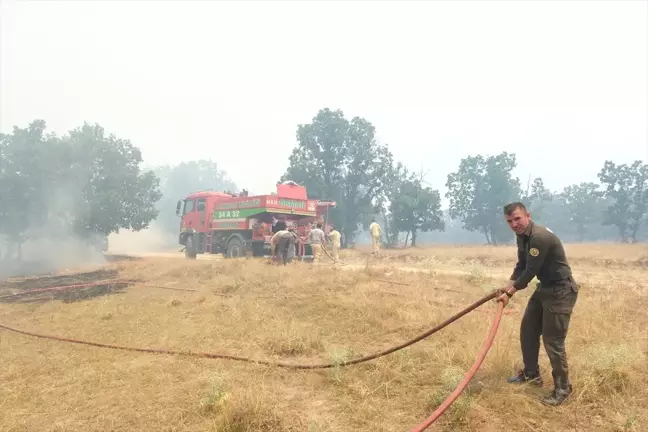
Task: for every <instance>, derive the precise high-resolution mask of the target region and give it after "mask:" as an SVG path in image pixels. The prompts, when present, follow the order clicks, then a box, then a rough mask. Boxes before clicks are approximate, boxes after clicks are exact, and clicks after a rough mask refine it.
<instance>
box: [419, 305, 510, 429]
mask: <svg viewBox="0 0 648 432" xmlns="http://www.w3.org/2000/svg"><path fill="white" fill-rule="evenodd" d="M496 301H497V312H496V313H495V319H494V320H493V324H492V325H491V328H490V330H489V331H488V335H487V336H486V340H484V343H483V344H482V347H481V349H480V350H479V353H478V354H477V358H476V359H475V362H474V363H473V365H472V367H471V368H470V370H469V371H468V373H467V374H466V375H465V376H464V378H463V379H462V380H461V382H460V383H459V385H458V386H457V388H455V390H454V391H453V392H452V393H450V395H449V396H448V397H447V398H446V400H444V401H443V403H442V404H441V405H439V407H438V408H437V409H436V410H435V411H434V412H433V413H432V414H430V416H429V417H428V418H426V419H425V420H424V421H423V422H422V423H421V424H419V425H418V426H416V427H415V428H414V429H412V430H411V432H420V431H424V430H426V429H427V428H429V427H430V426H431V425H432V424H433V423H434V422H435V421H437V420H438V419H439V417H441V415H442V414H443V413H444V412H445V411H446V410H447V409H448V408H450V405H452V403H453V402H454V401H455V400H456V399H457V398H458V397H459V395H460V394H461V392H463V391H464V390H465V388H466V387H467V386H468V383H469V382H470V380H471V379H472V378H473V377H474V376H475V373H477V370H478V369H479V367H480V366H481V364H482V362H483V361H484V359H485V358H486V354H488V350H489V349H490V347H491V346H492V345H493V341H494V340H495V335H496V334H497V329H498V328H499V324H500V321H501V320H502V314H503V312H504V307H505V306H506V305H505V304H504V303H503V302H502V300H501V299H497V300H496Z"/></svg>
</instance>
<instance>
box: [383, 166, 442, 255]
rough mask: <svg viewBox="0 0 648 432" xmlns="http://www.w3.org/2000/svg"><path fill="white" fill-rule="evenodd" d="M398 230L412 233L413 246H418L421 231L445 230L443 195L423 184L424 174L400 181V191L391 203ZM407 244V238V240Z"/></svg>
mask: <svg viewBox="0 0 648 432" xmlns="http://www.w3.org/2000/svg"><path fill="white" fill-rule="evenodd" d="M390 209H391V213H392V214H393V220H394V228H395V230H396V232H406V233H407V236H409V235H410V234H411V236H412V237H411V246H416V239H417V235H418V233H419V232H421V231H423V232H428V231H443V230H444V229H445V224H444V221H443V212H442V210H441V195H440V194H439V191H438V190H436V189H432V188H430V187H424V186H423V176H422V175H421V176H415V175H412V176H411V177H410V178H409V179H407V180H405V181H402V182H400V183H399V190H398V193H396V194H395V196H394V199H393V200H392V201H391V204H390ZM405 243H406V245H407V240H406V241H405Z"/></svg>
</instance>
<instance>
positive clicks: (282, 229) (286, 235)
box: [270, 221, 299, 265]
mask: <svg viewBox="0 0 648 432" xmlns="http://www.w3.org/2000/svg"><path fill="white" fill-rule="evenodd" d="M276 228H277V231H276V232H275V234H274V235H273V236H272V238H271V239H270V247H271V248H272V249H273V254H272V255H273V256H274V259H275V260H277V261H281V262H282V263H283V265H286V264H287V263H288V262H290V261H292V256H290V250H291V246H292V247H294V245H295V243H296V242H297V240H299V237H297V234H295V232H294V231H293V230H292V229H290V230H288V229H287V224H286V222H284V221H279V222H277V224H276ZM293 250H294V249H293Z"/></svg>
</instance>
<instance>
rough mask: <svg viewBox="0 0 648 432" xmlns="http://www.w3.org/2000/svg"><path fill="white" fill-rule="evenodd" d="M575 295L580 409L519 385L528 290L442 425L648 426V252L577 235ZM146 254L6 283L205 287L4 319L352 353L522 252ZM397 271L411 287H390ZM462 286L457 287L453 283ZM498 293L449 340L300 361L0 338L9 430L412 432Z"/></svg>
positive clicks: (166, 344)
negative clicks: (258, 256) (296, 258)
mask: <svg viewBox="0 0 648 432" xmlns="http://www.w3.org/2000/svg"><path fill="white" fill-rule="evenodd" d="M567 249H568V254H569V258H570V261H571V264H572V267H573V270H574V274H575V277H576V278H577V279H578V281H579V282H580V283H581V291H580V297H579V300H578V303H577V306H576V308H575V311H574V315H573V318H572V325H571V328H570V333H569V336H568V338H567V349H568V355H569V361H570V367H571V373H572V380H573V384H574V390H575V391H574V394H573V395H572V397H571V399H570V400H569V403H567V404H566V405H564V406H562V407H558V408H547V407H544V406H543V405H541V404H540V403H539V401H538V397H539V396H540V395H542V394H544V393H546V392H548V391H549V390H550V385H551V374H550V368H549V364H548V360H547V357H546V355H545V353H544V349H541V367H542V370H543V376H544V378H545V382H546V383H545V389H544V390H539V389H533V388H530V387H524V386H523V387H512V386H510V385H507V384H506V382H505V380H506V377H507V376H508V375H509V374H511V373H513V372H514V371H515V369H516V368H517V367H518V366H519V360H520V352H519V342H518V329H519V324H520V318H521V314H522V312H523V310H524V306H525V305H526V301H527V299H528V297H529V295H530V294H531V292H532V289H533V288H532V287H529V289H527V290H525V291H522V292H520V293H518V294H517V295H516V296H515V297H514V299H513V300H512V301H511V303H510V304H509V306H508V307H507V309H506V315H504V317H503V320H502V323H501V326H500V329H499V332H498V334H497V337H496V339H495V344H494V345H493V347H492V348H491V351H490V352H489V354H488V356H487V357H486V360H485V361H484V363H483V365H482V367H481V369H480V371H479V372H478V374H477V376H476V377H475V379H474V380H473V381H472V383H471V385H470V387H469V389H468V390H467V391H466V392H465V393H464V394H463V395H462V396H461V397H460V398H459V399H458V400H457V401H456V402H455V403H454V405H453V406H452V407H451V409H449V410H448V411H447V412H446V413H445V414H444V415H443V416H442V417H441V419H440V420H439V421H438V422H437V423H436V424H435V425H434V426H433V427H431V428H430V429H429V430H447V431H486V432H491V431H492V432H495V431H502V430H510V431H642V430H648V368H647V366H648V364H647V359H648V278H647V276H648V248H646V246H645V245H568V246H567ZM177 255H178V258H172V257H165V256H149V257H138V258H131V259H125V257H122V258H120V259H115V260H113V261H111V262H109V263H107V264H106V265H105V266H103V267H102V268H101V269H99V270H95V271H88V270H84V272H82V273H77V274H74V273H69V274H66V275H59V276H57V277H50V278H39V279H29V280H20V279H14V280H9V281H5V282H3V283H0V296H2V295H3V294H7V293H11V292H16V291H18V290H20V289H25V288H37V287H44V286H53V285H64V284H69V283H72V282H75V281H77V282H79V281H89V280H102V279H110V278H114V277H121V278H132V279H139V280H142V281H146V282H147V283H150V284H157V285H164V286H168V287H182V288H191V289H196V290H197V291H196V292H182V291H167V290H159V289H155V288H152V287H145V286H141V285H128V286H126V285H121V286H118V285H113V286H99V287H92V288H88V289H85V290H78V291H74V292H67V293H61V292H57V293H49V292H48V293H40V294H33V295H29V296H23V297H16V298H5V299H2V300H0V322H2V323H4V324H8V325H11V326H15V327H19V328H22V329H25V330H31V331H35V332H40V333H47V334H53V335H58V336H67V337H73V338H77V339H85V340H93V341H97V342H106V343H115V344H120V345H128V346H141V347H151V348H169V349H176V350H187V351H203V352H214V353H227V354H236V355H242V356H249V357H254V358H258V359H274V360H283V361H289V362H295V363H312V362H317V363H319V362H328V361H333V362H339V361H342V360H345V359H349V358H352V357H356V356H358V355H363V354H368V353H372V352H375V351H379V350H382V349H384V348H387V347H389V346H392V345H396V344H398V343H399V342H401V341H404V340H406V339H409V338H411V337H413V336H415V335H417V334H419V333H421V332H422V331H424V330H426V329H428V328H431V327H433V326H434V325H436V324H437V323H438V322H440V321H442V320H443V319H445V318H446V317H448V316H450V315H452V314H453V313H455V312H456V311H459V310H460V309H462V308H463V307H464V306H467V305H468V304H470V303H472V302H473V301H475V300H477V299H479V298H480V297H482V296H483V295H485V294H486V293H488V292H489V291H490V290H492V289H493V288H496V287H498V286H500V285H501V284H502V283H503V282H504V281H505V280H506V279H507V277H508V276H509V274H510V272H511V269H512V267H513V265H514V257H515V251H514V249H513V248H512V247H432V248H421V249H406V250H386V251H382V252H381V254H380V255H379V256H371V255H370V254H368V253H367V250H366V249H363V250H357V251H344V252H343V253H342V254H341V259H342V260H343V261H344V262H345V263H346V264H347V265H344V266H335V267H334V266H331V265H330V263H322V264H320V265H317V266H312V265H310V264H302V263H295V264H293V265H290V266H287V267H274V266H269V265H266V264H265V263H264V262H263V261H259V260H245V259H242V260H222V259H213V258H214V257H200V258H199V259H198V260H196V261H193V262H192V261H186V260H184V259H183V258H182V255H181V254H179V253H178V254H177ZM389 281H394V282H398V284H391V283H389ZM456 291H461V292H456ZM495 310H496V308H495V304H494V303H492V302H490V303H488V304H486V305H484V306H482V307H481V308H480V309H479V310H477V311H476V312H474V313H471V314H469V315H468V316H466V317H464V318H462V319H460V320H459V321H458V322H456V323H454V324H452V325H450V326H449V327H447V328H445V329H444V330H442V331H441V332H439V333H437V334H435V335H433V336H431V337H430V338H428V339H426V340H424V341H421V342H419V343H417V344H415V345H413V346H411V347H409V348H406V349H404V350H402V351H399V352H397V353H394V354H391V355H388V356H385V357H382V358H380V359H377V360H373V361H370V362H367V363H363V364H360V365H355V366H350V367H345V368H340V367H336V368H332V369H326V370H310V371H309V370H289V369H281V368H273V367H267V366H260V365H256V364H251V363H241V362H234V361H229V360H208V359H198V358H191V357H182V356H168V355H156V354H146V353H137V352H127V351H115V350H109V349H105V348H96V347H89V346H84V345H75V344H69V343H64V342H56V341H50V340H43V339H36V338H33V337H29V336H24V335H20V334H16V333H12V332H8V331H6V330H0V431H2V432H9V431H12V432H18V431H38V432H41V431H43V432H45V431H166V432H172V431H173V432H175V431H178V432H180V431H183V432H185V431H224V432H239V431H241V432H242V431H305V432H316V431H317V432H320V431H407V430H409V429H410V428H412V427H413V426H415V425H417V424H418V423H419V422H420V421H422V420H423V419H424V418H425V417H427V416H428V415H429V414H430V413H431V412H432V411H433V410H434V409H435V408H436V407H437V406H438V404H439V403H440V402H441V401H442V400H443V399H444V398H445V397H446V396H447V395H448V394H449V393H450V392H451V391H452V390H453V389H454V386H455V385H456V384H457V383H458V381H459V380H460V379H461V378H462V377H463V375H464V373H465V371H467V370H468V369H469V368H470V366H471V364H472V362H473V361H474V358H475V355H476V353H477V351H478V350H479V348H480V346H481V343H482V341H483V339H484V337H485V336H486V333H487V332H488V329H489V327H490V324H491V321H492V319H493V317H494V314H495Z"/></svg>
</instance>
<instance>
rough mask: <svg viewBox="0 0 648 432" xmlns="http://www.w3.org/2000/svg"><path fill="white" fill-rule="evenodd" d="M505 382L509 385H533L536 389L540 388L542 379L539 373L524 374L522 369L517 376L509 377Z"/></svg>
mask: <svg viewBox="0 0 648 432" xmlns="http://www.w3.org/2000/svg"><path fill="white" fill-rule="evenodd" d="M507 382H508V383H509V384H526V383H529V384H533V385H536V386H538V387H542V377H541V376H540V372H539V371H538V372H532V373H526V372H525V371H524V369H522V370H520V371H519V372H518V373H517V375H513V376H512V377H509V378H508V380H507Z"/></svg>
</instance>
